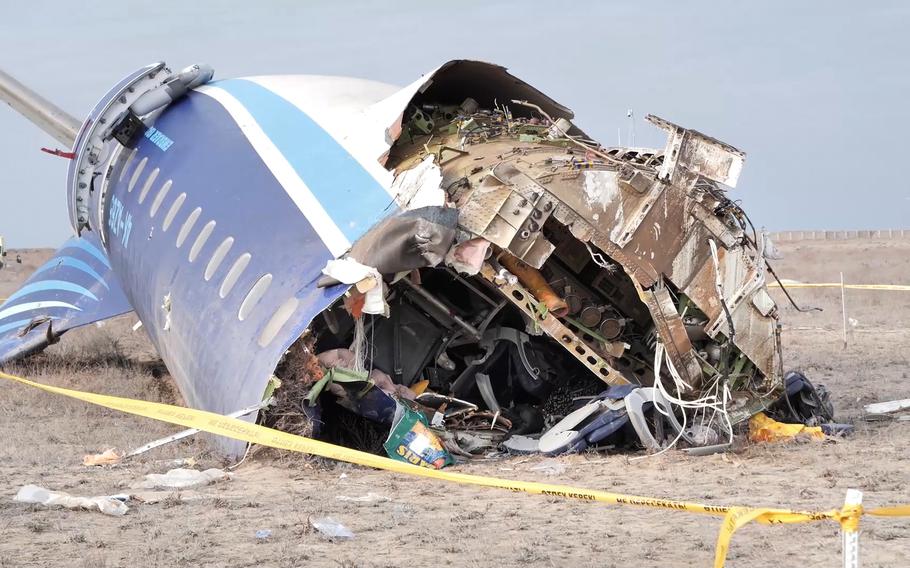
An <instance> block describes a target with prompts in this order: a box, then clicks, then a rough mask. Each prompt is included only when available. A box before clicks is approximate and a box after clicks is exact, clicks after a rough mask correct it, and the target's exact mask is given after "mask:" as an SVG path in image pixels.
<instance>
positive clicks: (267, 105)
mask: <svg viewBox="0 0 910 568" xmlns="http://www.w3.org/2000/svg"><path fill="white" fill-rule="evenodd" d="M215 85H216V86H218V87H220V88H221V89H223V90H225V91H227V92H228V93H230V94H231V95H232V96H233V97H234V98H236V99H237V100H238V101H239V102H240V103H241V104H242V105H243V106H244V107H246V109H247V111H248V112H249V113H250V114H251V115H252V116H253V118H255V120H256V122H257V123H258V124H259V127H260V128H262V131H263V132H265V134H266V136H268V137H269V139H270V140H271V141H272V143H273V144H275V146H276V147H277V148H278V149H279V150H280V151H281V153H282V154H283V155H284V157H285V159H287V161H288V163H290V164H291V166H292V167H293V168H294V171H295V172H297V175H298V176H300V179H302V180H303V182H304V183H305V184H306V185H307V187H309V189H310V191H312V192H313V195H314V196H315V197H316V199H317V200H319V203H320V204H321V205H322V206H323V207H324V208H325V210H326V212H327V213H328V214H329V216H330V217H331V218H332V220H333V221H334V222H335V224H336V225H337V226H338V228H339V230H340V231H341V232H342V233H343V234H344V235H345V236H346V237H347V238H348V240H349V241H350V242H354V241H356V240H357V238H358V237H360V236H361V235H363V233H365V232H366V231H367V230H368V229H369V228H370V227H371V226H373V224H375V223H376V222H377V221H379V220H380V219H381V218H383V217H385V216H386V215H388V214H389V213H391V212H392V210H391V209H390V204H392V198H391V196H390V195H389V193H388V192H387V191H386V190H385V189H384V188H383V187H382V185H380V183H379V182H378V181H377V180H376V179H375V178H373V176H371V175H370V174H369V172H367V171H366V170H365V169H364V167H363V166H362V165H360V163H358V162H357V160H355V159H354V158H353V157H352V156H351V155H350V154H349V153H348V151H347V150H345V149H344V148H343V147H342V146H341V145H340V144H339V143H338V142H337V141H336V140H335V139H334V138H332V136H331V135H330V134H329V133H328V132H326V131H325V130H324V129H323V128H322V127H321V126H319V125H318V124H317V123H316V122H314V121H313V119H312V118H310V117H309V116H308V115H307V114H306V113H304V112H303V111H301V110H300V109H299V108H297V107H296V106H294V105H293V104H291V103H290V102H288V101H287V100H285V99H284V98H282V97H280V96H278V95H276V94H275V93H273V92H272V91H270V90H268V89H266V88H265V87H262V86H261V85H258V84H256V83H254V82H252V81H248V80H245V79H229V80H226V81H218V82H217V83H215Z"/></svg>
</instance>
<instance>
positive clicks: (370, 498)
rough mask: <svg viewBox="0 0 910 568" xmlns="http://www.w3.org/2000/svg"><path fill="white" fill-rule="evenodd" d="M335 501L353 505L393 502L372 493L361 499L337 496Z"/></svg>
mask: <svg viewBox="0 0 910 568" xmlns="http://www.w3.org/2000/svg"><path fill="white" fill-rule="evenodd" d="M335 499H338V500H339V501H351V502H353V503H375V502H377V501H380V502H385V501H391V500H392V499H391V498H389V497H386V496H385V495H379V494H377V493H373V492H372V491H370V492H369V493H367V494H366V495H361V496H360V497H348V496H347V495H336V496H335Z"/></svg>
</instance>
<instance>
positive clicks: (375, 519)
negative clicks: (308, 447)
mask: <svg viewBox="0 0 910 568" xmlns="http://www.w3.org/2000/svg"><path fill="white" fill-rule="evenodd" d="M780 248H781V249H782V251H783V252H784V254H785V255H786V258H785V259H784V260H782V261H778V262H777V263H776V265H777V269H778V273H779V274H780V276H781V277H782V278H787V279H794V280H800V281H805V282H833V281H838V280H839V273H840V272H841V271H843V272H844V277H845V279H846V280H847V282H848V283H850V282H852V283H875V284H879V283H899V284H908V283H910V242H907V241H905V242H898V241H890V242H889V241H880V242H878V241H847V242H808V241H806V242H794V243H783V244H781V246H780ZM19 252H20V253H21V254H22V257H23V261H24V264H22V265H16V264H15V263H12V264H10V265H8V266H7V268H4V269H3V270H2V271H0V295H5V294H6V293H9V292H10V291H12V290H13V289H15V287H16V286H17V285H18V283H19V282H21V281H22V280H23V279H24V278H25V277H27V275H28V274H29V273H30V272H31V269H33V268H34V267H35V266H37V265H38V264H40V263H41V261H43V260H44V259H46V258H47V256H48V254H49V251H36V250H26V251H19ZM11 254H12V256H11V258H13V259H14V258H15V251H14V252H13V253H11ZM792 293H793V295H794V296H795V298H796V299H797V300H798V301H799V302H801V303H805V304H812V305H817V306H820V307H822V308H824V310H825V311H824V312H822V313H809V314H802V313H798V312H796V311H795V310H793V309H792V308H790V307H788V306H786V305H785V300H784V298H783V295H782V294H781V293H780V292H773V294H774V295H775V297H776V298H777V299H778V300H779V302H780V303H781V305H782V306H783V307H782V312H783V319H784V322H785V330H784V340H785V349H786V356H787V367H788V368H798V369H802V370H803V371H805V372H806V373H807V375H808V376H809V377H810V378H811V379H812V380H813V381H815V382H817V383H823V384H825V385H827V386H828V387H829V389H830V390H831V392H832V397H833V400H834V403H835V408H836V410H837V413H838V415H839V416H838V418H839V419H840V420H841V421H851V422H852V421H855V423H856V426H857V432H856V434H855V435H854V436H852V437H850V438H847V439H843V440H838V441H830V442H825V443H820V442H799V441H797V442H791V443H784V444H763V445H751V446H746V447H745V448H743V449H741V450H739V451H737V452H735V453H728V454H722V455H714V456H708V457H699V458H693V457H688V456H686V455H684V454H682V453H680V452H668V453H665V454H663V455H660V456H656V457H648V458H645V459H638V460H635V459H632V458H637V457H640V456H642V455H644V454H639V455H629V454H617V455H609V454H605V453H601V454H596V453H590V454H583V455H576V456H567V457H563V458H560V461H562V462H564V463H565V465H566V466H567V470H566V472H565V473H564V474H562V475H559V476H547V475H546V474H544V473H542V472H539V471H532V470H531V468H532V467H533V466H534V465H535V464H536V463H539V461H541V458H536V457H535V458H529V457H524V458H513V459H508V460H499V461H493V462H489V461H488V462H478V463H472V464H470V465H467V466H459V467H458V468H457V469H459V470H461V471H465V472H470V473H476V474H483V475H494V476H499V477H510V478H516V479H522V480H537V481H547V482H557V483H565V484H572V485H576V486H579V487H589V488H596V489H603V490H608V491H615V492H621V493H631V494H638V495H645V496H652V497H666V498H674V499H688V500H693V501H699V502H703V503H708V504H716V505H754V506H781V507H794V508H800V509H812V510H825V509H831V508H835V507H838V506H839V504H840V503H842V502H843V498H844V493H845V491H846V489H848V488H856V489H860V490H862V491H863V492H864V494H865V503H866V505H867V506H876V505H891V504H899V503H908V502H910V492H908V483H910V468H908V465H910V452H908V450H907V445H908V441H910V422H892V423H880V422H879V423H869V422H863V421H860V420H858V418H859V416H860V414H861V411H862V406H863V405H864V404H867V403H869V402H874V401H884V400H892V399H897V398H907V397H910V382H908V354H907V353H908V351H910V349H908V348H910V329H908V326H907V323H908V322H910V293H908V292H880V291H852V290H848V291H847V298H846V299H847V310H848V316H849V317H850V318H853V320H855V323H853V324H850V326H849V328H850V331H849V334H848V345H847V347H846V348H844V346H843V341H842V337H841V335H842V329H841V326H842V316H841V312H840V291H839V290H837V289H830V290H829V289H801V290H794V291H793V292H792ZM133 322H134V318H133V317H131V316H125V317H123V318H119V319H117V320H113V321H110V322H106V323H105V324H104V325H102V326H89V327H88V328H85V329H82V330H77V331H73V332H70V333H68V334H67V335H66V336H65V337H64V339H63V340H62V341H61V342H60V343H59V344H57V345H54V346H52V347H51V348H49V349H48V350H47V352H46V353H45V354H43V355H40V356H38V357H35V358H33V359H31V360H29V361H26V362H23V363H21V364H18V365H16V366H14V367H12V368H11V369H9V370H10V372H13V373H18V374H22V375H25V376H27V377H29V378H32V379H35V380H38V381H41V382H46V383H49V384H54V385H61V386H66V387H73V388H78V389H83V390H87V391H93V392H103V393H109V394H114V395H119V396H127V397H134V398H142V399H146V400H153V401H163V402H170V403H179V394H178V393H177V392H175V390H174V388H173V387H172V386H171V385H172V383H171V382H170V380H169V377H168V375H167V371H166V369H164V368H163V365H161V362H160V360H159V359H158V358H157V356H156V355H155V352H154V349H153V348H152V347H151V346H150V345H149V343H148V341H147V340H146V338H145V336H144V334H143V333H142V332H141V331H139V332H133V331H131V330H130V326H131V325H132V323H133ZM177 429H178V428H175V427H173V426H169V425H167V424H163V423H159V422H154V421H151V420H146V419H142V418H137V417H133V416H127V415H124V414H120V413H117V412H114V411H109V410H106V409H103V408H99V407H95V406H91V405H87V404H84V403H81V402H78V401H74V400H68V399H65V398H62V397H59V396H54V395H50V394H45V393H43V392H39V391H36V390H32V389H29V388H27V387H23V386H20V385H17V384H12V383H8V382H3V381H0V441H2V442H0V568H6V567H11V566H66V567H82V566H84V567H91V568H102V567H106V566H235V567H239V566H287V567H294V566H346V567H347V566H350V567H354V566H359V567H384V566H426V565H454V566H523V567H526V568H536V567H544V566H592V567H593V566H597V567H609V566H617V567H618V566H623V567H626V566H710V565H711V562H712V558H713V551H714V541H715V539H716V534H717V529H718V526H719V524H720V522H719V520H718V519H712V518H709V517H702V516H696V515H690V514H687V513H682V512H673V511H662V510H643V509H635V508H620V507H611V506H604V505H602V504H598V503H587V502H574V501H563V500H559V499H556V498H544V497H538V496H530V495H522V494H513V493H509V492H506V491H501V490H495V489H483V488H477V487H471V486H460V485H451V484H443V483H441V482H434V481H429V480H424V479H415V478H409V477H405V476H402V475H397V474H389V473H385V472H380V471H373V470H369V469H365V468H361V467H355V466H350V465H346V464H331V463H330V464H320V463H315V464H314V463H313V462H312V461H307V460H302V459H300V458H299V457H295V456H290V455H287V454H283V453H278V452H262V453H259V454H256V455H255V456H253V457H252V458H251V459H248V460H247V461H246V462H244V463H243V464H242V465H241V466H240V467H239V468H237V469H236V470H235V476H234V478H233V479H232V480H230V481H224V482H219V483H216V484H214V485H211V486H208V487H205V488H202V489H198V490H192V491H184V492H179V493H174V494H173V495H171V496H170V498H168V499H165V500H163V501H161V502H158V503H155V504H138V505H134V506H131V510H130V512H129V513H128V514H127V515H126V516H124V517H109V516H105V515H102V514H100V513H98V512H90V511H70V510H61V509H46V508H43V507H36V506H29V505H22V504H20V503H15V502H13V501H12V497H13V495H15V493H16V491H17V490H18V489H19V487H21V486H22V485H24V484H29V483H32V484H36V485H41V486H44V487H47V488H49V489H54V490H62V491H67V492H70V493H74V494H79V495H103V494H112V493H118V492H122V491H124V490H125V487H126V486H127V485H129V484H130V483H132V482H134V481H136V480H138V479H140V478H141V477H142V476H143V475H144V474H146V473H151V472H158V473H163V472H164V471H167V470H168V469H170V468H171V467H173V464H172V461H173V460H175V459H178V458H187V457H193V458H195V459H196V460H198V464H199V467H221V466H223V465H225V464H222V463H220V462H219V461H218V459H217V458H216V457H215V456H213V455H212V454H211V453H209V452H208V450H207V449H206V445H205V441H204V440H203V439H191V440H188V441H184V442H179V443H176V444H171V445H169V446H165V447H162V448H159V449H157V450H154V451H152V452H149V453H147V454H144V455H143V456H140V457H139V458H138V459H135V460H134V461H130V462H128V463H126V464H124V465H120V466H116V467H109V468H90V467H85V466H83V465H82V456H83V455H84V454H87V453H95V452H100V451H102V450H104V449H105V448H108V447H116V448H121V449H129V448H133V447H136V446H139V445H142V444H144V443H146V442H148V441H150V440H152V439H155V438H157V437H161V436H165V435H167V434H169V433H172V432H174V431H176V430H177ZM371 492H372V493H375V494H378V495H381V496H383V497H387V498H388V499H389V500H388V501H379V502H368V503H360V502H352V501H345V500H340V499H338V497H339V496H346V497H360V496H363V495H366V494H368V493H371ZM325 516H330V517H333V518H334V519H336V520H338V521H340V522H342V523H344V524H345V525H346V526H347V527H349V528H350V529H351V530H352V531H354V533H355V534H356V537H355V538H354V539H353V540H350V541H341V542H331V541H328V540H325V539H324V538H322V537H321V536H320V535H319V534H318V533H316V532H314V531H313V529H312V528H310V521H311V520H312V519H317V518H320V517H325ZM261 529H268V530H271V531H272V536H271V537H270V538H267V539H257V538H256V531H257V530H261ZM838 534H839V533H838V527H837V526H836V525H835V524H833V523H818V524H806V525H794V526H775V527H767V526H758V525H750V526H747V527H746V528H744V529H743V530H742V531H741V532H740V533H738V534H737V536H736V537H735V538H734V541H733V546H732V548H731V551H730V555H729V560H728V566H731V567H745V566H780V567H790V566H793V567H796V566H799V567H812V566H825V567H829V566H835V565H838V564H839V563H840V562H841V561H840V558H839V555H840V539H839V536H838ZM862 546H863V551H862V554H863V564H864V566H866V567H867V568H868V567H875V566H910V519H900V518H897V519H877V518H870V517H867V518H865V519H864V520H863V523H862Z"/></svg>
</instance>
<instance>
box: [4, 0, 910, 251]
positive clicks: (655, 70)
mask: <svg viewBox="0 0 910 568" xmlns="http://www.w3.org/2000/svg"><path fill="white" fill-rule="evenodd" d="M14 4H17V5H15V6H14ZM908 29H910V2H904V1H900V0H896V1H879V2H856V1H852V2H841V1H825V2H822V1H818V2H793V1H787V2H777V1H774V2H771V1H765V2H748V3H747V2H730V1H729V0H727V1H716V2H695V1H688V2H675V1H666V2H660V1H654V0H652V1H649V2H628V1H625V2H615V3H614V2H597V3H594V2H591V3H582V2H559V3H557V2H535V1H530V0H525V1H515V2H492V1H486V2H481V1H477V2H474V1H471V0H462V1H461V2H455V3H452V2H427V1H420V2H405V1H396V2H362V1H357V2H331V3H329V2H326V3H315V2H303V1H299V2H291V1H256V2H251V1H236V2H215V1H210V0H204V1H200V0H197V1H193V2H189V1H186V0H157V1H156V2H148V3H145V2H143V3H140V2H123V1H122V0H121V1H118V2H108V1H98V0H90V1H82V2H78V3H76V4H73V3H62V4H61V3H60V2H51V1H46V0H29V1H28V2H24V1H20V2H16V3H14V2H7V3H4V5H3V7H2V9H0V67H2V68H3V69H5V70H6V71H7V72H9V73H11V74H13V75H14V76H16V77H17V78H18V79H19V80H21V81H23V82H24V83H26V84H28V85H29V86H31V87H33V88H35V89H37V90H38V91H39V92H40V93H42V94H43V95H44V96H46V97H48V98H49V99H51V100H53V101H54V102H56V103H57V104H58V105H60V106H61V107H63V108H64V109H66V110H68V111H69V112H71V113H72V114H74V115H75V116H77V117H78V118H79V119H82V118H83V115H84V114H85V113H86V112H88V110H89V109H90V108H91V106H92V105H93V104H94V103H95V102H96V100H97V99H98V98H99V97H100V96H101V95H102V94H103V93H104V92H105V91H106V90H107V89H108V88H109V87H110V86H111V85H113V84H114V83H115V82H116V81H117V80H119V78H120V77H122V76H123V75H125V74H127V73H128V72H130V71H132V70H133V69H135V68H138V67H140V66H141V65H143V64H145V63H149V62H152V61H156V60H165V61H167V62H168V64H169V65H170V66H171V68H177V69H179V68H182V67H184V66H186V65H189V64H191V63H196V62H205V63H209V64H211V65H212V66H213V67H214V68H215V74H216V77H219V78H225V77H232V76H242V75H253V74H268V73H319V74H335V75H350V76H358V77H365V78H369V79H376V80H380V81H385V82H389V83H395V84H401V85H404V84H406V83H409V82H410V81H412V80H414V79H415V78H417V77H418V76H419V75H420V74H421V73H423V72H425V71H427V70H429V69H431V68H433V67H435V66H436V65H438V64H440V63H442V62H444V61H446V60H449V59H455V58H474V59H481V60H486V61H491V62H494V63H499V64H501V65H505V66H506V67H508V68H509V69H510V70H511V72H512V73H513V74H515V75H517V76H519V77H521V78H522V79H524V80H526V81H528V82H529V83H531V84H533V85H534V86H535V87H537V88H539V89H540V90H542V91H544V92H545V93H547V94H548V95H550V96H551V97H553V98H554V99H556V100H558V101H559V102H561V103H563V104H565V105H566V106H568V107H570V108H572V109H573V110H574V111H575V113H576V122H577V123H578V124H579V125H580V126H582V127H583V128H584V129H585V130H586V131H587V132H588V133H589V134H592V135H593V136H595V137H596V138H598V139H599V140H600V141H601V142H602V143H604V144H608V145H612V144H615V143H616V138H617V128H621V130H622V136H623V143H626V142H627V131H628V121H627V119H626V109H628V108H633V109H634V110H635V114H636V115H637V116H638V117H643V116H644V115H645V114H647V113H653V114H657V115H659V116H662V117H664V118H667V119H668V120H671V121H673V122H676V123H678V124H682V125H683V126H687V127H690V128H695V129H697V130H700V131H702V132H704V133H706V134H709V135H712V136H714V137H716V138H719V139H721V140H723V141H725V142H728V143H730V144H733V145H735V146H737V147H739V148H740V149H742V150H744V151H745V152H746V153H747V155H748V157H747V160H746V167H745V169H744V171H743V175H742V177H741V178H740V184H739V187H738V188H737V189H735V190H733V192H732V193H731V197H732V198H733V199H741V200H742V203H743V205H744V206H745V207H746V210H747V212H748V213H749V215H750V216H751V217H752V220H753V221H754V222H755V223H756V224H757V225H765V226H767V227H768V228H769V229H773V230H777V229H803V228H805V229H857V228H889V227H891V228H907V227H910V219H908V213H910V187H908V185H910V182H908V181H907V176H903V175H902V174H900V171H899V170H894V169H893V168H895V167H899V166H900V164H902V163H905V162H904V160H905V159H906V153H907V152H906V150H905V147H904V146H903V144H904V140H905V139H906V135H905V133H904V131H905V130H906V129H907V128H908V126H910V73H908V71H910V64H908V61H910V33H908ZM635 129H636V143H637V145H647V146H653V147H663V144H664V139H663V136H662V134H661V132H660V131H658V130H657V129H656V128H654V127H652V126H650V125H649V124H648V123H646V122H644V121H643V120H642V119H641V118H639V119H637V122H636V124H635ZM0 133H2V136H0V183H2V191H3V195H4V197H5V199H4V201H3V204H2V206H0V234H2V235H4V236H5V237H6V241H7V245H8V246H10V247H25V246H57V245H59V244H60V243H61V242H62V241H63V240H64V239H65V238H67V237H68V236H69V234H70V231H71V229H70V228H69V224H68V221H67V214H66V201H65V189H64V180H65V175H66V161H65V160H63V159H61V158H56V157H53V156H48V155H45V154H42V153H41V152H40V151H39V150H38V149H39V148H40V147H41V146H53V144H54V141H53V140H52V139H50V138H49V137H48V136H46V135H44V134H43V133H42V132H41V131H40V130H38V129H37V128H35V127H33V126H32V125H31V124H30V123H28V122H27V121H26V120H25V119H23V118H21V117H19V116H18V115H17V114H15V113H14V112H12V111H11V110H10V109H7V108H0Z"/></svg>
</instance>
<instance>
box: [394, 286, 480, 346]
mask: <svg viewBox="0 0 910 568" xmlns="http://www.w3.org/2000/svg"><path fill="white" fill-rule="evenodd" d="M401 282H403V283H404V284H405V285H407V287H408V288H410V289H411V290H414V292H416V293H417V294H418V295H420V296H421V297H422V298H423V299H424V300H426V301H427V302H429V303H430V304H432V305H433V306H434V307H436V308H437V309H439V310H441V311H442V312H443V313H444V314H446V315H447V316H448V317H450V318H451V319H452V321H453V322H455V323H456V324H458V325H459V327H461V328H462V329H463V330H465V331H466V332H468V335H470V336H471V337H473V338H474V339H480V335H481V334H480V331H478V329H477V328H476V327H474V326H473V325H471V324H469V323H468V322H466V321H464V320H463V319H461V318H460V317H458V316H457V315H455V314H454V313H452V309H451V308H450V307H449V306H447V305H446V304H444V303H443V302H442V300H439V299H437V298H436V296H434V295H433V294H430V293H429V292H427V291H426V290H425V289H424V288H423V287H422V286H418V285H417V284H414V283H413V282H411V281H410V280H408V279H407V278H402V279H401Z"/></svg>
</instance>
